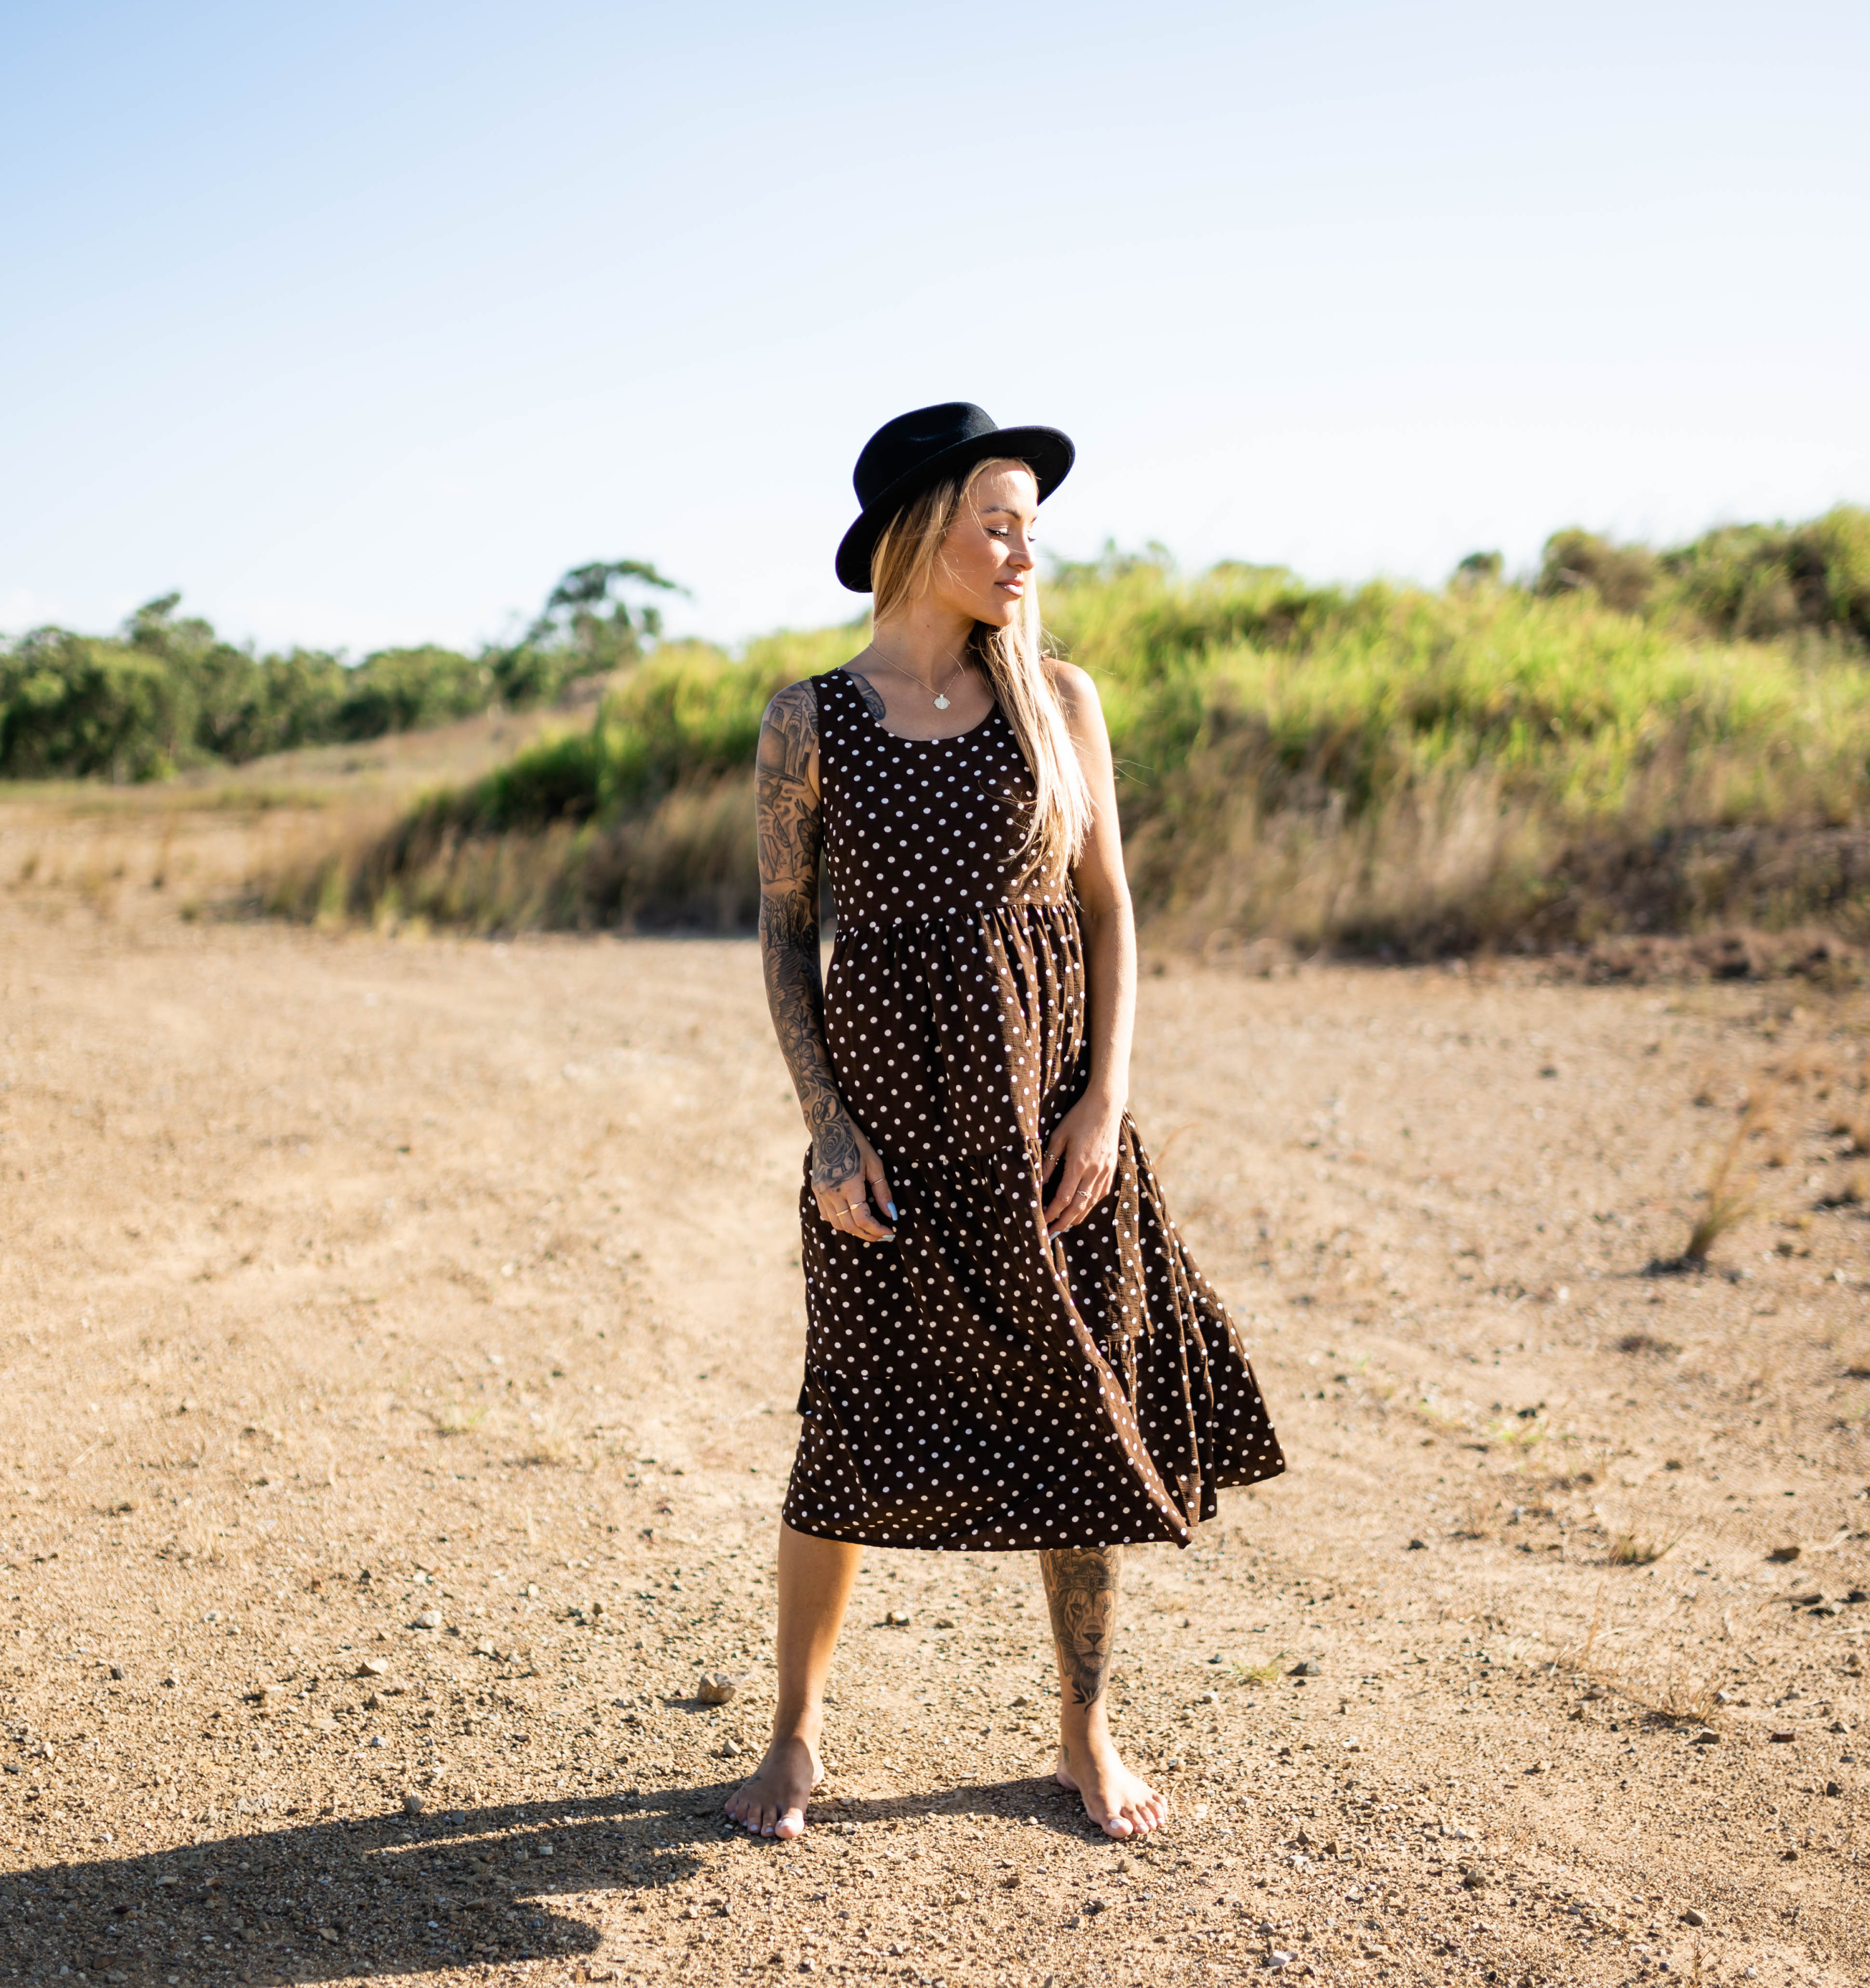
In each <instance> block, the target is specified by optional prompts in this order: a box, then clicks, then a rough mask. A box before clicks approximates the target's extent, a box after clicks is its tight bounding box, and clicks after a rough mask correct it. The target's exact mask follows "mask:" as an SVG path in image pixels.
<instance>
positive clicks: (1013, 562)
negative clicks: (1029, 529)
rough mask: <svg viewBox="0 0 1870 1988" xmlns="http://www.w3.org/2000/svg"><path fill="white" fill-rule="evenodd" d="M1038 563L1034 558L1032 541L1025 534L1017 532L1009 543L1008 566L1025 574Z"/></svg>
mask: <svg viewBox="0 0 1870 1988" xmlns="http://www.w3.org/2000/svg"><path fill="white" fill-rule="evenodd" d="M1037 563H1038V562H1037V561H1036V560H1035V559H1034V558H1033V556H1032V540H1031V539H1029V538H1028V537H1027V536H1026V534H1025V532H1015V533H1014V534H1013V535H1012V536H1011V538H1009V539H1008V541H1007V564H1008V566H1017V567H1018V569H1019V570H1020V571H1021V573H1024V572H1025V571H1027V570H1028V569H1029V568H1030V567H1032V566H1035V565H1036V564H1037Z"/></svg>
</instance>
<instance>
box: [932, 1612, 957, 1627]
mask: <svg viewBox="0 0 1870 1988" xmlns="http://www.w3.org/2000/svg"><path fill="white" fill-rule="evenodd" d="M935 1626H936V1628H938V1629H952V1628H954V1622H953V1621H951V1620H950V1618H948V1617H947V1616H946V1615H937V1617H936V1618H935Z"/></svg>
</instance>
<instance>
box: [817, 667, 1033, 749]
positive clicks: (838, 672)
mask: <svg viewBox="0 0 1870 1988" xmlns="http://www.w3.org/2000/svg"><path fill="white" fill-rule="evenodd" d="M832 675H833V676H838V677H842V678H845V681H847V682H848V683H849V684H850V685H851V687H852V688H853V689H854V690H855V688H856V686H857V685H858V683H859V681H860V679H859V677H858V674H857V672H856V671H855V670H851V669H846V668H845V666H844V665H843V664H842V663H840V664H838V667H837V668H836V669H835V670H833V671H832ZM857 702H859V704H860V705H863V715H864V716H865V717H866V718H868V719H869V721H870V722H871V723H872V725H875V726H876V729H877V730H878V731H879V732H881V733H882V735H883V736H884V737H885V738H886V739H894V740H895V741H896V743H897V745H959V744H960V742H961V740H962V739H971V738H972V737H973V736H974V734H975V733H976V732H983V731H984V730H985V729H987V727H988V725H991V724H992V723H993V722H994V719H995V718H998V716H999V715H1000V700H999V698H994V701H993V702H992V703H991V705H988V709H987V715H986V716H985V717H984V718H982V719H981V721H980V722H979V723H978V724H977V725H969V726H968V728H967V730H966V731H965V732H939V733H937V735H936V736H935V737H934V738H933V739H912V738H910V736H909V735H908V734H907V733H906V732H892V731H891V730H890V729H889V726H888V725H886V724H885V723H884V722H883V721H882V719H881V718H879V717H878V716H877V715H876V712H873V711H872V709H871V708H870V707H869V705H868V704H866V703H864V695H863V692H862V691H857Z"/></svg>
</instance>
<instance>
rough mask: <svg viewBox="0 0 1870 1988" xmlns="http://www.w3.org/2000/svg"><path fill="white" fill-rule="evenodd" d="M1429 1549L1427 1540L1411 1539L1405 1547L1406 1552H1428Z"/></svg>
mask: <svg viewBox="0 0 1870 1988" xmlns="http://www.w3.org/2000/svg"><path fill="white" fill-rule="evenodd" d="M1403 1551H1404V1553H1426V1552H1427V1551H1428V1541H1427V1540H1411V1541H1410V1542H1409V1543H1408V1545H1407V1546H1406V1547H1404V1548H1403Z"/></svg>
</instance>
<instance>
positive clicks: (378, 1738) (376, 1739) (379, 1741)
mask: <svg viewBox="0 0 1870 1988" xmlns="http://www.w3.org/2000/svg"><path fill="white" fill-rule="evenodd" d="M370 1743H371V1746H388V1744H389V1742H388V1740H387V1739H385V1738H384V1736H383V1735H382V1734H381V1733H372V1734H371V1736H370Z"/></svg>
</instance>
